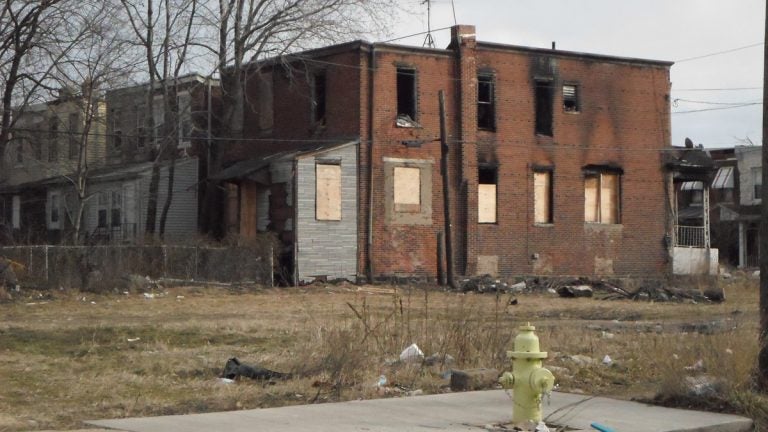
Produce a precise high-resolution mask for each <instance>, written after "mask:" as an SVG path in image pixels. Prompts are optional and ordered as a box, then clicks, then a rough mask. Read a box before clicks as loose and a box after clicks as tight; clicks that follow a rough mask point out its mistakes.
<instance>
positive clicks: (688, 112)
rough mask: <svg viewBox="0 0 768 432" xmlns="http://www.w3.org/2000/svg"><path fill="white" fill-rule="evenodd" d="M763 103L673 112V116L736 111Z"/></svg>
mask: <svg viewBox="0 0 768 432" xmlns="http://www.w3.org/2000/svg"><path fill="white" fill-rule="evenodd" d="M762 104H763V103H762V102H754V103H745V104H741V105H734V106H724V107H718V108H702V109H697V110H689V111H673V112H672V114H691V113H698V112H705V111H720V110H727V109H734V108H744V107H748V106H753V105H762Z"/></svg>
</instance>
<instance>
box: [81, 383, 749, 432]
mask: <svg viewBox="0 0 768 432" xmlns="http://www.w3.org/2000/svg"><path fill="white" fill-rule="evenodd" d="M544 415H545V416H548V419H547V423H548V424H553V425H560V426H562V425H566V426H569V427H571V428H573V429H577V430H593V429H590V423H592V422H597V423H601V424H603V425H606V426H610V427H612V428H613V429H615V430H616V431H617V432H683V431H689V432H706V431H713V432H714V431H717V432H747V431H751V430H752V421H751V420H749V419H747V418H744V417H739V416H734V415H726V414H716V413H708V412H701V411H688V410H677V409H671V408H662V407H656V406H650V405H645V404H641V403H637V402H628V401H620V400H615V399H607V398H601V397H589V396H584V395H575V394H569V393H553V394H552V398H551V402H550V404H549V405H546V402H545V408H544ZM511 418H512V401H511V398H510V396H509V395H508V394H507V393H506V392H505V391H503V390H488V391H476V392H465V393H449V394H440V395H431V396H412V397H402V398H394V399H377V400H364V401H353V402H341V403H329V404H319V405H299V406H289V407H282V408H266V409H255V410H243V411H230V412H218V413H208V414H191V415H177V416H164V417H144V418H128V419H117V420H93V421H88V422H86V423H87V424H89V425H92V426H98V427H103V428H108V429H117V430H123V431H133V432H174V431H188V432H198V431H200V432H202V431H206V432H209V431H227V432H241V431H249V432H250V431H255V430H258V431H288V432H304V431H306V432H309V431H312V432H318V431H329V432H330V431H333V432H347V431H369V432H394V431H399V432H411V431H434V430H443V431H479V430H483V429H484V428H485V426H486V425H494V424H503V423H508V422H509V421H510V420H511Z"/></svg>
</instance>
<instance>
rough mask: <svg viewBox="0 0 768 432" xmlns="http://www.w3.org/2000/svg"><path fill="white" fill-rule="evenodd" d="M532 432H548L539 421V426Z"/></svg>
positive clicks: (545, 426)
mask: <svg viewBox="0 0 768 432" xmlns="http://www.w3.org/2000/svg"><path fill="white" fill-rule="evenodd" d="M534 432H549V428H548V427H547V425H545V424H544V422H543V421H540V422H539V424H537V425H536V429H534Z"/></svg>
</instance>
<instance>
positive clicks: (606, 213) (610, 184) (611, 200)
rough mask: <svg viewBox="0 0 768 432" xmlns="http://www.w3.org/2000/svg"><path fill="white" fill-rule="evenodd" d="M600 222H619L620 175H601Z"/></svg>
mask: <svg viewBox="0 0 768 432" xmlns="http://www.w3.org/2000/svg"><path fill="white" fill-rule="evenodd" d="M600 216H601V217H600V222H602V223H606V224H615V223H619V176H618V175H616V174H601V175H600Z"/></svg>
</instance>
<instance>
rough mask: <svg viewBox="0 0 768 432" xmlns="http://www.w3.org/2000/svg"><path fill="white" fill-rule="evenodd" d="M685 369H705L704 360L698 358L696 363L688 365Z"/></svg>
mask: <svg viewBox="0 0 768 432" xmlns="http://www.w3.org/2000/svg"><path fill="white" fill-rule="evenodd" d="M684 369H685V370H687V371H700V370H704V360H702V359H698V360H696V363H694V364H693V365H691V366H686V367H685V368H684Z"/></svg>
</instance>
